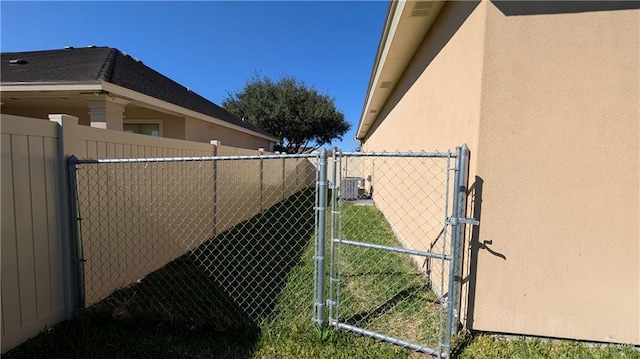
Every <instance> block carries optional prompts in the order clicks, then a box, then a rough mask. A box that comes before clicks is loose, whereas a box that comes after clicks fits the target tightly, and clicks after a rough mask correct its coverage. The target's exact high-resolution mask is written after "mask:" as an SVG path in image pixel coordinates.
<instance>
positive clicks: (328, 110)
mask: <svg viewBox="0 0 640 359" xmlns="http://www.w3.org/2000/svg"><path fill="white" fill-rule="evenodd" d="M222 106H223V107H224V108H225V109H227V110H228V111H230V112H233V113H235V114H236V115H238V116H240V117H243V118H244V120H245V121H248V122H249V123H251V124H254V125H256V126H258V127H260V128H262V129H264V130H265V131H267V132H269V133H271V134H273V135H275V136H276V137H278V138H279V139H280V144H279V147H280V148H279V149H280V150H283V151H286V152H288V153H298V152H301V151H303V150H307V149H310V148H313V149H317V148H319V147H320V146H322V145H325V144H327V143H330V142H331V141H332V140H334V139H341V138H342V136H343V135H344V134H345V133H346V132H347V131H348V130H349V127H350V125H349V123H348V122H347V121H345V119H344V114H343V113H342V112H341V111H339V110H338V109H336V107H335V103H334V99H333V98H331V97H329V96H328V95H326V94H322V93H320V92H319V91H318V90H317V89H315V88H314V87H310V86H307V85H306V84H305V83H303V82H299V81H298V80H296V78H295V77H292V76H285V77H282V78H280V79H279V80H277V81H274V80H272V79H270V78H269V77H260V76H254V77H253V78H251V79H250V80H248V81H247V83H246V85H245V87H244V89H243V90H242V91H239V92H236V93H235V94H232V93H228V95H227V97H226V98H225V99H224V100H223V101H222Z"/></svg>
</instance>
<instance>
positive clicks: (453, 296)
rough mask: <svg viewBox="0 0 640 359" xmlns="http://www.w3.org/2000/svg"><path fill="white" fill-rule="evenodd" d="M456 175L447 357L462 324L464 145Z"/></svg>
mask: <svg viewBox="0 0 640 359" xmlns="http://www.w3.org/2000/svg"><path fill="white" fill-rule="evenodd" d="M456 153H457V157H456V173H455V179H454V192H453V214H452V221H451V223H452V231H451V234H452V235H451V262H450V263H449V291H448V294H447V323H446V325H447V327H446V332H445V348H446V352H447V357H449V354H450V349H451V337H452V336H453V335H455V334H456V333H457V331H458V323H459V322H460V315H459V310H460V286H461V278H460V276H461V269H462V266H461V264H462V263H461V262H462V243H463V237H464V222H463V221H462V219H463V218H464V217H465V210H466V202H467V183H468V167H469V147H467V145H466V144H465V145H463V146H462V147H457V148H456Z"/></svg>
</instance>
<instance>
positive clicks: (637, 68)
mask: <svg viewBox="0 0 640 359" xmlns="http://www.w3.org/2000/svg"><path fill="white" fill-rule="evenodd" d="M356 138H357V139H358V140H360V141H361V142H362V149H363V150H365V151H371V150H375V151H378V150H422V149H424V150H434V149H438V150H445V149H453V148H454V147H455V146H457V145H461V144H463V143H467V144H468V145H469V147H470V149H471V163H470V174H471V176H470V180H469V188H470V190H471V193H470V198H469V200H470V201H471V202H472V204H471V209H470V210H469V211H468V213H467V216H469V217H471V216H473V217H476V218H477V219H479V220H480V226H479V227H477V228H475V229H474V230H469V233H471V236H470V237H471V238H470V239H469V240H470V243H468V244H469V251H470V258H467V265H466V274H465V275H464V277H463V284H464V285H465V290H466V291H468V296H467V302H466V303H463V308H462V309H463V311H462V318H461V319H462V320H463V322H464V323H465V324H466V326H467V327H468V328H471V329H474V330H480V331H489V332H499V333H510V334H524V335H537V336H544V337H557V338H572V339H583V340H591V341H602V342H617V343H633V344H636V345H638V344H640V229H639V228H640V178H639V175H640V3H639V2H616V1H611V2H608V1H604V2H571V1H569V2H538V1H532V2H520V1H514V2H498V1H459V2H448V1H447V2H442V1H415V2H414V1H407V2H405V1H393V2H392V3H391V4H390V7H389V11H388V14H387V18H386V23H385V27H384V31H383V34H382V39H381V41H380V44H379V48H378V53H377V55H376V58H375V65H374V68H373V71H372V75H371V80H370V83H369V88H368V93H367V96H366V99H365V104H364V107H363V112H362V116H361V120H360V123H359V125H358V129H357V135H356Z"/></svg>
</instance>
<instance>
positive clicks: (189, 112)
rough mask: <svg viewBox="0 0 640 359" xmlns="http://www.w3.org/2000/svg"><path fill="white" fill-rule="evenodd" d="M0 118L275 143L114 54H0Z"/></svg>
mask: <svg viewBox="0 0 640 359" xmlns="http://www.w3.org/2000/svg"><path fill="white" fill-rule="evenodd" d="M1 70H2V71H1V73H0V78H1V80H2V84H1V87H0V94H1V101H2V107H1V108H2V113H3V114H11V115H18V116H26V117H36V118H43V119H46V118H47V115H48V114H50V113H66V114H70V115H73V116H76V117H78V119H79V123H80V124H82V125H86V126H91V127H98V128H107V129H113V130H117V131H127V132H134V133H142V134H148V135H152V136H160V137H169V138H175V139H182V140H189V141H197V142H207V143H208V142H209V141H210V140H219V141H221V142H222V143H223V144H225V145H228V146H234V147H241V148H248V149H258V148H260V147H262V148H265V149H266V150H272V148H273V143H274V142H277V141H278V139H277V138H275V137H274V136H272V135H271V134H269V133H267V132H266V131H264V130H262V129H260V128H258V127H256V126H253V125H251V124H249V123H247V122H244V121H243V120H242V119H241V118H239V117H238V116H236V115H234V114H232V113H230V112H229V111H226V110H225V109H223V108H221V107H219V106H218V105H216V104H214V103H213V102H211V101H209V100H207V99H205V98H204V97H202V96H200V95H198V94H196V93H194V92H192V91H190V90H189V88H186V87H184V86H182V85H180V84H178V83H176V82H175V81H173V80H171V79H169V78H167V77H165V76H163V75H162V74H160V73H158V72H156V71H155V70H153V69H151V68H150V67H148V66H146V65H144V64H143V63H142V62H141V61H140V60H138V59H135V58H132V57H131V56H129V55H127V54H126V53H124V52H121V51H119V50H118V49H114V48H109V47H95V46H90V47H86V48H65V49H60V50H46V51H29V52H7V53H2V67H1Z"/></svg>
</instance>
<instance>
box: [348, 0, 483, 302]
mask: <svg viewBox="0 0 640 359" xmlns="http://www.w3.org/2000/svg"><path fill="white" fill-rule="evenodd" d="M484 13H485V5H484V4H482V3H479V2H449V3H447V4H445V6H444V7H443V9H442V10H441V13H440V15H439V17H438V19H437V20H436V22H435V23H434V24H433V27H432V29H431V31H430V32H429V33H428V34H427V36H426V37H425V39H424V41H423V42H422V44H421V45H420V47H419V48H418V50H417V52H416V55H415V56H414V58H413V59H412V61H411V62H410V63H409V66H408V68H407V69H406V70H405V72H404V74H403V76H402V77H401V78H400V80H399V81H398V85H397V87H396V88H395V89H394V90H393V92H392V93H391V96H390V98H389V100H388V101H387V103H386V105H385V106H384V107H383V108H382V111H381V114H380V116H379V119H382V118H384V121H378V122H377V123H374V125H373V129H372V131H371V132H370V134H369V136H368V138H366V140H365V142H364V143H363V150H375V151H380V150H389V151H396V150H400V151H408V150H410V151H420V150H425V151H433V150H440V151H445V150H452V151H454V150H455V147H456V146H459V145H462V144H463V143H467V145H468V146H469V147H470V148H471V151H472V153H473V152H474V151H475V150H476V149H477V148H476V146H477V145H476V144H477V136H478V126H479V117H480V89H481V79H482V53H483V36H484V19H485V14H484ZM472 160H473V161H475V158H474V156H473V155H472ZM420 162H425V161H419V160H397V161H395V162H392V161H382V162H381V161H379V160H377V161H376V166H375V171H373V172H375V173H374V176H373V183H367V186H369V185H373V186H374V196H373V197H374V200H375V202H376V206H377V207H378V208H379V209H380V210H381V211H382V212H383V213H384V214H385V217H386V218H387V220H388V221H389V222H390V224H391V226H392V227H393V229H394V230H395V232H396V235H397V236H398V238H399V239H400V240H401V241H402V242H403V244H404V245H405V246H407V247H410V248H413V249H418V250H424V251H436V252H439V251H440V250H441V249H440V248H441V242H442V241H443V238H441V237H439V234H440V231H441V230H442V228H443V226H444V218H445V213H444V212H445V208H444V207H445V201H444V196H445V190H446V187H445V181H446V178H445V176H446V173H447V171H446V167H447V164H446V162H445V161H444V160H435V161H427V164H422V165H419V164H418V163H420ZM451 166H453V162H452V163H451ZM365 167H366V166H365ZM371 172H372V170H371V169H365V170H364V171H363V173H362V174H361V176H362V177H365V178H366V177H367V176H368V175H369V174H371ZM425 172H426V173H425ZM471 173H472V176H473V175H474V174H475V170H474V164H473V163H472V165H471ZM349 175H351V176H356V175H357V174H355V173H349ZM472 178H473V177H472ZM452 188H453V187H452V184H450V186H449V190H452ZM407 194H410V196H407ZM399 199H401V200H399ZM425 214H428V215H425ZM425 218H426V220H427V223H426V224H425V223H424V221H425ZM447 254H448V252H447ZM414 260H415V261H416V262H417V263H423V262H424V259H418V258H414ZM444 269H445V273H448V268H447V267H446V266H445V268H444ZM431 270H432V274H431V280H432V281H434V282H435V283H434V284H435V285H434V288H437V287H439V285H440V283H439V282H440V280H441V276H440V272H439V271H440V268H439V267H435V266H434V267H433V268H431ZM445 277H446V275H445ZM445 280H446V278H445ZM445 288H446V285H445ZM439 294H442V293H439Z"/></svg>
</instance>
